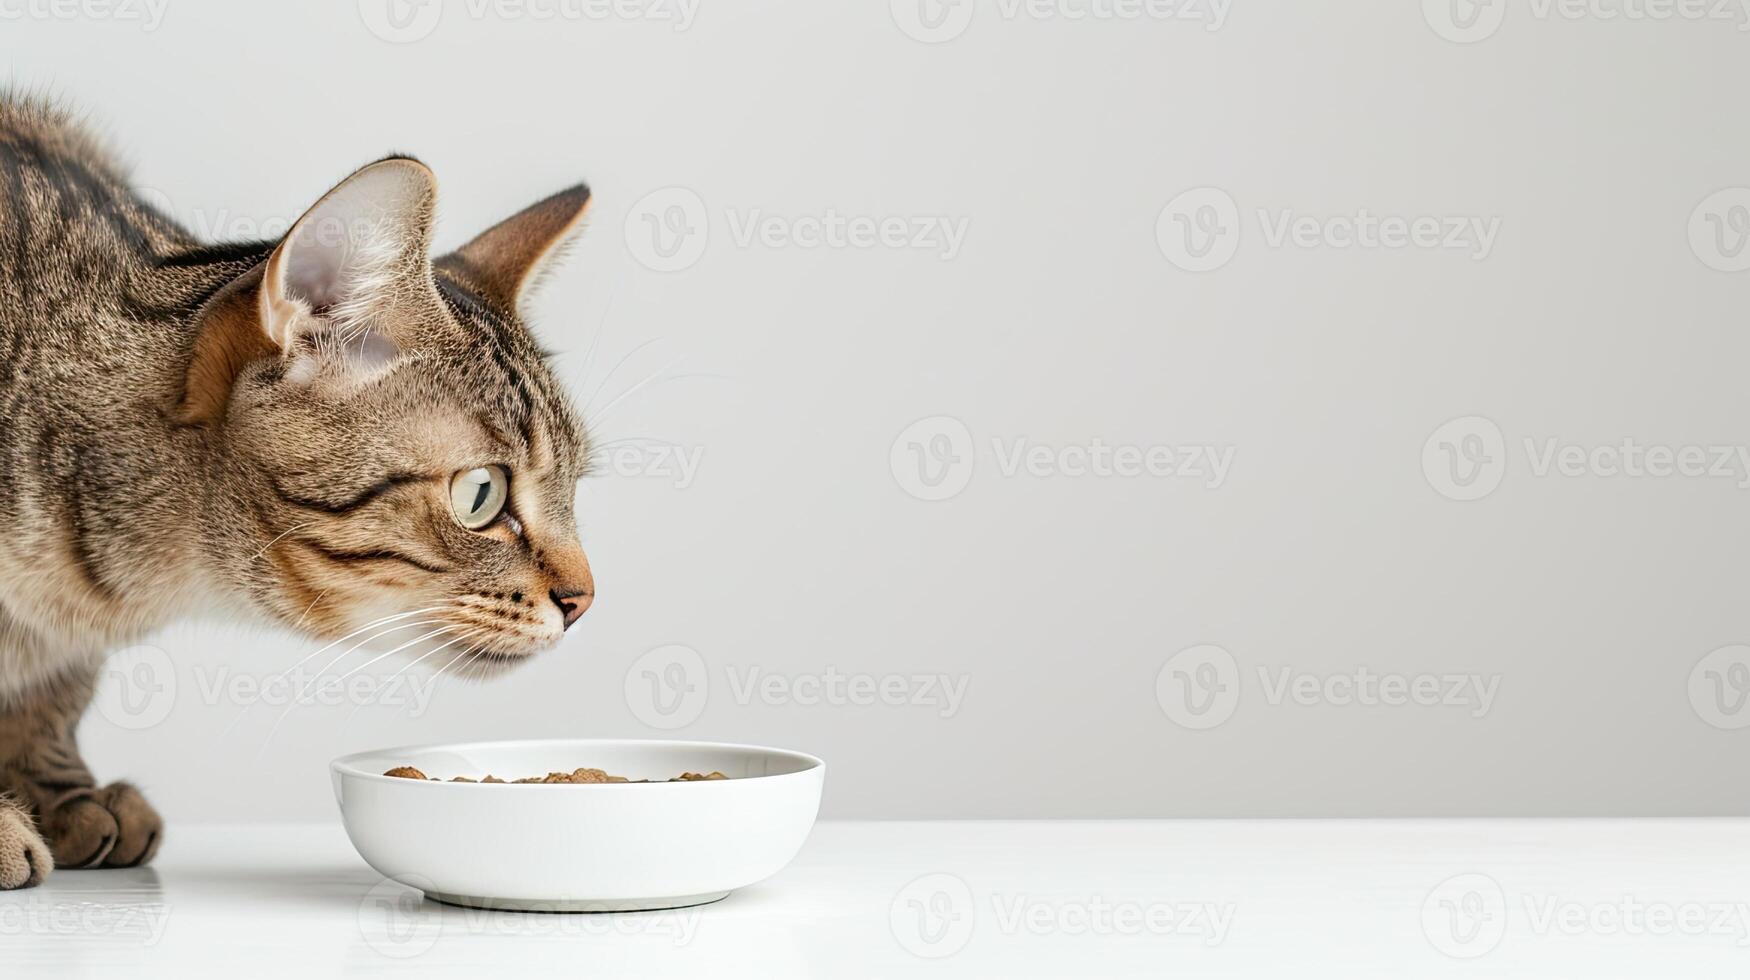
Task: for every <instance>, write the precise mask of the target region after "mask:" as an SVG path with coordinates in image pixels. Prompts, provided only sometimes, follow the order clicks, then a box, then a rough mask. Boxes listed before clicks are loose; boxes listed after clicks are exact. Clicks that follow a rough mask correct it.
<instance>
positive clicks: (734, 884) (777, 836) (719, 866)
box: [331, 739, 826, 912]
mask: <svg viewBox="0 0 1750 980" xmlns="http://www.w3.org/2000/svg"><path fill="white" fill-rule="evenodd" d="M396 766H413V767H414V768H416V769H419V770H420V771H422V772H424V773H425V774H426V775H427V776H432V777H436V778H438V779H441V780H448V779H449V778H450V777H452V776H468V777H470V778H473V779H478V778H480V777H482V776H485V775H486V774H488V773H491V774H492V775H495V776H498V777H500V778H502V779H516V778H519V777H524V776H540V775H545V774H547V773H548V772H557V771H563V772H570V771H572V770H573V769H577V768H579V767H581V766H588V767H593V768H596V769H605V770H607V771H608V772H610V773H613V774H615V775H619V776H626V777H628V778H631V779H653V780H666V779H669V778H671V777H674V776H678V775H680V774H681V773H683V772H711V771H712V770H717V771H720V772H722V773H723V774H724V775H726V776H729V777H731V778H729V779H719V780H710V781H704V782H687V783H669V782H652V783H600V784H584V785H566V784H524V785H514V784H512V785H497V784H490V783H488V784H482V783H452V782H429V781H421V780H416V779H401V778H397V777H393V776H385V775H383V773H384V772H385V771H387V770H389V769H392V768H394V767H396ZM331 769H332V772H333V775H334V795H335V798H336V799H337V800H338V801H339V802H340V815H341V819H342V820H343V821H344V822H345V824H346V833H347V835H348V836H349V837H351V838H352V843H353V846H354V847H356V848H358V852H359V854H360V855H362V856H363V857H364V859H365V861H367V862H368V863H369V864H370V866H371V867H373V868H375V869H377V870H378V871H380V872H382V873H383V874H384V875H386V876H388V877H390V878H394V879H396V880H398V881H401V882H403V883H405V884H408V885H412V886H413V887H416V888H419V889H420V890H421V891H424V892H425V893H426V895H427V896H428V897H430V898H434V899H437V900H439V901H443V902H449V903H452V904H457V905H471V906H477V907H481V908H501V909H518V910H539V911H572V912H610V911H630V910H635V909H664V908H679V907H682V906H687V905H699V904H703V903H705V902H714V901H716V900H718V899H720V898H722V897H724V896H725V895H727V894H729V893H730V892H731V891H733V890H734V889H737V888H741V887H743V886H746V885H751V884H753V883H754V882H756V881H760V880H762V879H764V878H767V877H770V876H771V875H773V874H775V873H777V872H778V870H779V869H781V868H783V867H784V865H786V864H788V863H790V859H791V858H793V857H795V856H796V852H797V851H799V850H801V848H802V843H803V841H804V840H806V839H807V838H808V832H809V829H810V828H812V827H813V826H814V817H815V814H816V813H817V812H818V811H819V809H820V790H821V783H822V781H823V780H824V778H825V775H826V765H825V764H824V763H822V762H821V761H820V760H819V759H817V758H815V757H814V756H811V755H805V754H803V753H801V752H789V751H785V750H783V749H768V748H761V747H759V746H754V745H722V744H717V743H713V742H669V741H655V740H620V739H542V740H531V741H522V742H475V743H469V744H461V745H424V746H416V747H410V748H397V749H381V750H378V751H374V752H360V753H357V754H354V755H349V756H344V757H342V758H339V759H336V760H334V763H333V764H332V766H331Z"/></svg>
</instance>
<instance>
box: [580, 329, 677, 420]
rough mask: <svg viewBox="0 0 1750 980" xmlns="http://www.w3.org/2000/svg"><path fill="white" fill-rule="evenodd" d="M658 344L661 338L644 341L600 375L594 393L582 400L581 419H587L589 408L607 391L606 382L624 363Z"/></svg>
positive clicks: (612, 377)
mask: <svg viewBox="0 0 1750 980" xmlns="http://www.w3.org/2000/svg"><path fill="white" fill-rule="evenodd" d="M660 343H662V338H661V337H653V338H651V339H650V340H646V341H645V342H644V343H642V344H639V345H638V346H637V347H634V348H632V349H631V350H629V351H627V352H626V353H625V355H624V356H622V357H621V358H620V362H619V363H618V364H615V365H614V367H613V370H611V371H609V372H608V373H607V374H604V375H602V380H601V382H600V383H599V384H597V385H596V386H595V391H593V392H590V395H589V397H588V398H585V399H584V400H583V417H584V418H589V414H590V406H591V405H594V404H595V400H596V399H597V398H600V397H601V394H602V392H603V391H606V390H607V387H608V382H609V381H612V380H613V379H614V375H616V374H618V373H619V372H620V369H621V368H623V367H625V366H626V363H627V362H628V361H630V360H632V358H633V357H635V356H637V354H638V352H639V351H641V350H644V349H645V348H646V347H649V346H650V345H652V344H660Z"/></svg>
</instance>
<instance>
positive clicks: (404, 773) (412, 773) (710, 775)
mask: <svg viewBox="0 0 1750 980" xmlns="http://www.w3.org/2000/svg"><path fill="white" fill-rule="evenodd" d="M383 775H385V776H394V777H395V778H397V779H421V780H425V781H427V782H434V783H435V782H439V780H438V779H436V778H434V777H431V776H427V775H426V774H425V773H423V772H420V771H419V770H418V769H415V768H413V767H412V766H396V767H395V768H393V769H391V770H389V771H388V772H386V773H383ZM728 778H729V777H728V776H725V775H723V774H722V773H720V772H716V771H712V772H683V773H681V774H680V775H679V776H676V777H674V778H673V779H670V780H667V782H671V783H696V782H701V781H705V780H712V779H728ZM655 781H656V780H651V779H627V778H626V777H625V776H612V775H609V774H608V773H607V772H606V771H604V770H601V769H574V770H572V771H571V772H550V773H548V774H547V775H545V776H530V777H528V778H526V779H499V778H498V777H497V776H494V775H491V774H487V776H486V777H485V778H483V779H477V780H476V779H469V778H468V777H467V776H456V777H455V778H453V779H451V780H450V782H452V783H474V782H480V783H504V784H507V785H508V784H512V783H649V782H655Z"/></svg>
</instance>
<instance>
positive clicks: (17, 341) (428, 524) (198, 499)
mask: <svg viewBox="0 0 1750 980" xmlns="http://www.w3.org/2000/svg"><path fill="white" fill-rule="evenodd" d="M436 191H437V188H436V184H435V182H434V179H433V177H432V174H431V171H430V170H428V169H426V167H425V166H424V165H422V164H420V163H419V162H418V161H416V160H413V159H410V158H407V157H399V156H396V157H390V158H388V159H385V160H380V161H378V162H376V163H373V164H371V165H369V166H367V167H365V168H363V169H361V170H359V171H358V172H356V173H354V174H353V175H352V176H350V177H348V178H346V179H345V180H343V181H341V182H340V183H339V184H338V185H336V186H335V187H334V188H333V189H332V190H330V191H329V192H328V193H327V194H326V195H324V196H323V197H322V198H321V199H320V200H318V201H317V202H316V203H315V204H314V205H313V206H312V207H311V208H310V210H309V211H308V212H306V213H305V214H304V215H303V217H302V218H300V219H299V220H298V221H297V222H296V223H295V224H294V225H293V226H292V227H291V229H290V231H288V232H287V234H286V235H285V236H284V237H283V238H281V239H280V240H278V241H264V242H251V243H243V244H225V245H210V244H203V243H201V242H198V241H196V240H195V239H194V238H193V237H192V236H191V235H190V234H189V233H188V232H186V231H184V230H183V229H182V228H180V227H179V226H178V225H177V224H176V223H175V222H174V221H172V220H171V219H170V218H169V217H167V216H166V215H164V214H162V213H159V212H158V211H156V210H154V209H153V208H152V207H150V206H149V205H148V204H146V203H144V202H143V201H142V199H141V198H140V197H139V196H138V195H137V194H135V193H134V192H133V191H131V190H130V189H129V187H128V185H127V183H126V181H125V179H124V177H123V175H122V173H121V171H120V169H119V168H118V167H117V166H116V165H115V164H114V163H113V162H112V161H111V160H110V159H109V158H108V157H107V156H106V155H105V154H104V153H103V152H102V151H101V150H100V148H99V147H98V145H97V143H96V142H95V141H94V140H93V139H92V138H91V137H90V136H89V135H88V134H87V133H85V132H83V131H82V130H81V129H80V128H79V127H78V126H76V125H75V124H73V123H72V122H71V121H70V120H69V118H68V116H67V114H66V113H65V112H64V111H61V110H59V109H57V108H55V107H53V106H50V105H47V104H44V103H40V102H38V101H36V100H33V99H25V98H20V97H17V96H9V95H4V94H0V406H3V407H0V484H3V485H4V486H5V487H6V488H7V492H6V493H4V494H0V889H10V888H20V887H28V886H31V885H35V884H37V883H38V882H40V881H42V880H43V877H44V876H45V875H46V874H48V872H49V870H50V869H51V867H54V866H61V867H73V868H94V867H128V866H133V865H140V864H144V863H145V862H148V861H150V860H151V859H152V857H153V854H154V853H155V852H156V850H157V848H158V844H159V842H160V840H161V838H162V824H161V821H160V820H159V817H158V815H157V813H156V812H155V811H154V810H153V809H152V807H151V806H150V805H148V804H147V803H146V801H145V800H144V799H143V798H142V797H141V795H140V793H139V792H138V791H137V790H135V789H134V788H133V787H131V786H129V785H128V784H126V783H110V784H108V785H100V784H99V783H98V782H97V781H96V780H95V779H94V778H93V777H92V775H91V772H90V771H89V770H88V769H87V768H86V766H85V764H84V762H83V761H81V759H80V757H79V750H78V748H77V746H76V745H75V742H74V730H75V727H76V725H77V723H78V721H79V717H80V715H81V714H82V713H83V712H84V710H85V707H86V705H87V703H88V702H89V700H90V698H91V694H92V687H93V683H94V678H95V676H96V672H97V668H98V666H99V664H100V663H101V661H102V658H103V656H104V655H105V653H106V651H111V650H114V649H115V648H116V647H117V646H119V645H124V644H127V643H128V642H129V641H131V640H134V639H136V638H138V637H140V636H141V635H142V634H144V633H146V632H148V631H150V630H153V629H156V628H158V627H160V626H162V625H164V624H165V623H167V622H169V621H170V620H172V619H175V618H177V617H179V616H183V615H187V614H191V613H203V614H204V613H214V612H216V613H219V614H222V615H232V614H237V615H246V616H254V617H259V618H262V619H265V620H267V621H269V622H271V623H276V624H279V625H281V626H283V627H287V628H290V629H292V630H294V631H297V632H300V633H304V634H308V635H310V636H312V637H316V638H322V639H327V640H344V641H345V642H346V643H348V644H349V645H350V644H351V643H352V642H354V640H353V639H349V637H355V636H356V637H357V638H358V639H363V640H370V641H371V642H373V643H375V644H377V645H379V646H382V645H386V644H387V643H390V642H393V643H394V645H395V646H396V647H401V646H403V645H405V646H406V649H405V651H404V652H405V653H406V654H408V655H420V654H426V653H435V652H440V651H441V656H440V657H438V658H436V659H437V660H443V661H450V662H451V663H454V662H455V660H460V661H462V662H463V666H471V667H473V668H475V669H476V671H477V672H494V671H496V670H498V669H502V668H503V667H506V666H508V665H510V664H513V663H515V662H517V661H519V660H522V659H523V658H526V657H528V656H530V655H532V654H534V653H536V652H538V651H540V650H542V649H544V648H547V647H551V646H552V645H554V644H555V643H557V642H558V640H559V638H560V635H561V634H562V633H563V632H564V630H565V629H566V628H567V627H569V626H570V625H571V624H572V623H574V622H575V621H576V620H577V618H578V617H579V616H581V615H582V614H583V612H584V610H585V609H587V608H588V607H589V604H590V602H591V600H592V599H593V597H594V595H595V583H594V580H593V578H592V577H591V574H590V567H589V562H588V559H586V558H585V556H584V553H583V549H582V547H581V545H580V544H579V543H578V539H577V531H576V525H575V517H574V514H573V502H574V495H575V491H576V484H577V481H578V479H579V478H580V477H581V476H582V475H583V470H584V467H585V463H586V460H587V458H588V445H587V440H586V436H585V432H584V428H583V425H582V423H581V421H580V419H579V418H578V415H577V413H576V411H575V410H574V409H573V408H572V407H571V405H570V403H569V402H568V400H567V397H566V395H565V392H564V388H563V386H562V385H561V384H560V382H559V381H558V380H556V379H555V377H554V374H553V372H552V371H551V370H550V369H549V366H548V364H547V361H546V354H545V353H544V352H543V350H542V349H541V348H540V346H538V345H537V344H536V342H535V340H534V339H533V337H532V336H531V335H530V333H529V331H528V329H527V327H526V326H525V325H524V322H523V320H522V318H521V317H520V316H519V315H518V304H519V301H520V300H521V299H523V294H524V293H525V291H526V289H527V287H528V285H529V283H530V281H531V279H532V278H534V277H535V274H536V273H537V272H538V271H539V270H540V268H541V267H542V266H543V264H544V263H545V262H546V261H547V260H548V259H549V258H550V257H551V255H552V254H553V253H554V252H555V251H556V248H557V246H559V245H560V244H561V243H562V242H563V241H564V240H565V239H566V238H567V237H568V236H569V235H570V234H571V233H572V232H573V231H574V230H575V229H576V228H577V226H578V225H579V223H580V221H581V219H582V216H583V212H584V209H585V207H586V205H587V204H588V202H589V191H588V189H587V188H584V187H581V186H579V187H575V188H572V189H570V190H566V191H562V192H560V193H558V194H555V195H553V196H552V197H549V198H547V199H546V200H543V201H541V202H539V203H537V204H535V205H533V206H532V207H529V208H528V209H526V210H524V211H522V212H521V213H519V214H517V215H515V216H513V217H511V218H509V219H507V220H506V221H504V222H502V223H500V224H498V225H496V226H494V227H492V228H491V229H489V230H487V231H486V232H484V233H482V234H481V235H480V236H479V237H477V238H475V239H474V240H472V241H471V242H469V243H468V244H467V245H465V246H463V247H462V248H461V249H460V250H458V251H456V252H454V253H451V254H449V255H445V256H442V257H440V258H437V259H435V260H434V259H432V258H431V257H430V254H429V245H430V241H431V234H432V215H433V208H434V204H435V201H436ZM409 617H411V618H409ZM397 623H401V624H405V625H411V624H414V623H418V624H434V623H435V624H436V625H435V626H433V625H420V626H419V627H418V628H417V629H410V630H404V631H402V632H401V633H399V634H394V635H392V636H390V635H389V631H391V630H395V629H400V628H401V627H399V626H397ZM379 633H381V634H384V635H385V636H386V637H387V638H385V636H377V634H379ZM373 637H374V639H373ZM452 653H453V654H454V658H453V659H452V656H451V655H452ZM51 859H52V860H51Z"/></svg>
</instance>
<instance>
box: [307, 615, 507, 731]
mask: <svg viewBox="0 0 1750 980" xmlns="http://www.w3.org/2000/svg"><path fill="white" fill-rule="evenodd" d="M476 632H477V631H475V630H466V631H463V632H461V633H458V634H456V636H455V638H454V639H452V640H449V641H447V642H445V643H444V644H443V645H442V646H438V647H434V648H432V649H431V650H428V651H426V652H425V653H422V654H420V655H419V656H417V657H415V658H413V659H412V660H410V661H408V662H407V663H405V664H402V665H401V669H400V670H397V671H396V672H395V673H393V674H390V675H389V676H388V677H387V678H385V679H384V680H383V682H382V684H381V685H380V689H381V690H384V691H387V690H388V688H389V686H390V685H391V684H394V683H395V681H396V679H397V678H399V677H400V676H401V675H402V674H405V673H407V672H408V671H409V670H412V669H413V668H414V667H417V666H419V665H420V664H421V663H424V662H425V660H426V658H428V657H430V656H432V655H433V654H437V653H441V652H443V651H444V650H447V649H449V648H450V647H453V646H455V645H456V644H457V643H460V642H461V641H463V640H465V639H467V638H469V637H470V636H473V635H474V634H475V633H476ZM434 635H435V634H434ZM457 656H458V657H460V656H461V654H457ZM450 663H455V661H454V660H451V661H450ZM446 666H447V665H446ZM442 674H443V668H439V669H438V670H437V672H436V673H434V674H433V675H432V678H433V680H432V683H433V684H436V683H437V680H436V678H438V677H439V676H441V675H442ZM365 703H366V702H364V701H360V702H359V703H358V704H356V705H354V706H353V709H352V713H351V714H349V715H347V716H346V721H344V722H341V726H340V727H341V728H343V729H344V728H345V727H346V726H348V725H350V724H352V720H353V719H354V718H356V717H358V713H359V712H360V711H363V710H364V707H365Z"/></svg>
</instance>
